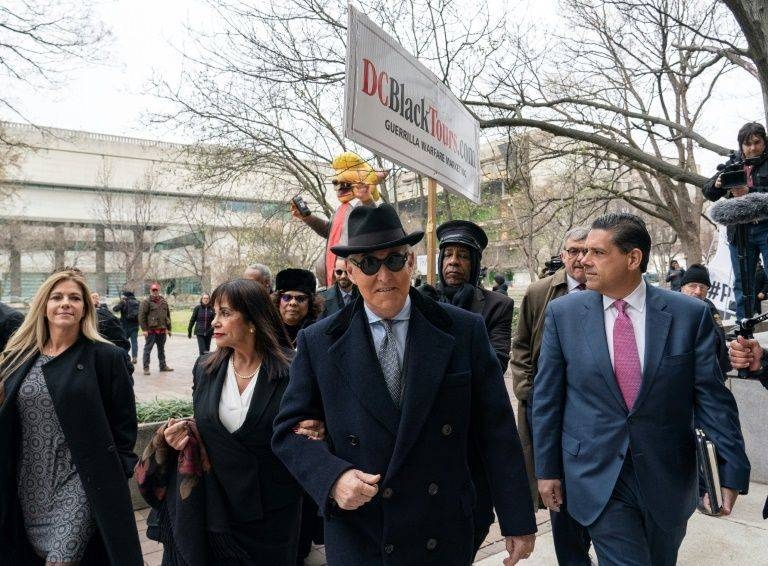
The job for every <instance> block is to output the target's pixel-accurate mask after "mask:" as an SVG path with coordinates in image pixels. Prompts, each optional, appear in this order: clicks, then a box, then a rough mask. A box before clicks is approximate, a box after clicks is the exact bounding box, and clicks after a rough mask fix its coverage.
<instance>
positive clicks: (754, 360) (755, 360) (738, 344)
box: [728, 336, 763, 371]
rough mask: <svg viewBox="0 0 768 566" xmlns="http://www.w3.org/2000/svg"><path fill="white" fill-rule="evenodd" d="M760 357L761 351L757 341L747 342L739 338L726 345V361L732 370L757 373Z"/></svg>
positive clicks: (741, 337)
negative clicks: (746, 370) (728, 361)
mask: <svg viewBox="0 0 768 566" xmlns="http://www.w3.org/2000/svg"><path fill="white" fill-rule="evenodd" d="M762 356H763V349H762V348H761V347H760V343H759V342H758V341H757V340H748V339H746V338H744V337H743V336H739V337H737V338H736V340H732V341H731V342H730V343H729V344H728V359H729V360H730V361H731V366H732V367H733V369H748V370H749V371H757V370H759V369H760V358H762Z"/></svg>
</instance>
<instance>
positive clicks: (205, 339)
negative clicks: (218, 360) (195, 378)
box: [196, 334, 213, 356]
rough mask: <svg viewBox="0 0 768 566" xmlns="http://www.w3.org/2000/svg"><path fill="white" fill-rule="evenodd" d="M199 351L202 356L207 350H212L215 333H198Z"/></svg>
mask: <svg viewBox="0 0 768 566" xmlns="http://www.w3.org/2000/svg"><path fill="white" fill-rule="evenodd" d="M196 336H197V351H198V352H200V355H201V356H202V355H203V354H205V353H206V352H210V351H211V338H213V334H204V335H202V336H201V335H200V334H197V335H196Z"/></svg>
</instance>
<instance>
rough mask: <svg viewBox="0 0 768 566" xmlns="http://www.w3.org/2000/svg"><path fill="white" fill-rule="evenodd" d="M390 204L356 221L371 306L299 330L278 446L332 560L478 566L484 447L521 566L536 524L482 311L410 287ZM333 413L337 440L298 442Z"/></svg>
mask: <svg viewBox="0 0 768 566" xmlns="http://www.w3.org/2000/svg"><path fill="white" fill-rule="evenodd" d="M422 237H423V232H421V231H417V232H413V233H411V234H406V232H405V230H404V229H403V226H402V224H401V222H400V219H399V217H398V216H397V212H396V211H395V209H394V208H392V207H391V206H390V205H388V204H383V205H381V206H380V207H378V208H369V207H357V208H355V209H354V210H353V211H352V212H351V213H350V217H349V238H348V243H347V245H344V246H334V248H333V252H334V253H336V254H337V255H339V256H341V257H347V258H348V263H347V266H348V274H349V278H350V280H351V281H352V282H353V283H355V284H356V285H357V287H358V290H359V292H360V296H361V298H362V300H358V301H356V302H355V303H354V304H353V305H352V306H351V307H350V308H346V309H343V310H342V311H341V312H339V313H337V314H336V315H335V316H332V317H329V318H326V319H323V320H321V321H319V322H317V323H315V324H314V325H313V326H311V327H310V328H308V329H306V330H302V331H301V332H300V333H299V336H298V343H297V352H296V357H295V358H294V360H293V364H292V365H291V378H290V382H289V384H288V387H287V389H286V392H285V395H284V397H283V402H282V405H281V410H280V413H279V415H278V417H277V419H276V421H275V435H274V437H273V440H272V446H273V449H274V451H275V453H276V454H277V455H278V457H279V458H281V459H282V461H283V462H284V463H285V465H286V466H287V467H288V469H289V470H290V472H291V473H292V474H293V475H294V476H295V477H296V478H297V479H298V480H299V482H300V483H301V484H302V485H303V487H304V488H305V489H306V490H307V491H308V492H309V493H310V494H311V495H312V496H313V498H314V499H315V501H317V503H318V505H319V506H320V512H321V513H322V515H323V516H324V517H325V548H326V557H327V560H328V563H329V564H383V563H385V562H386V563H387V564H467V565H469V564H470V563H471V561H472V558H473V556H474V544H473V534H474V533H473V521H472V513H473V506H474V499H475V495H474V488H473V482H472V478H471V476H470V472H469V464H468V456H467V452H468V450H467V447H468V446H469V445H470V444H473V445H476V446H477V449H478V450H479V452H480V454H481V457H482V458H483V461H484V462H485V463H486V473H487V475H488V480H489V484H490V487H491V493H492V499H493V503H494V506H495V508H496V512H497V514H498V517H499V523H500V527H501V533H502V534H503V535H504V536H506V544H507V550H508V552H509V553H510V556H511V557H512V563H516V562H517V561H518V560H519V559H522V558H527V557H528V556H529V555H530V553H531V552H532V550H533V545H534V542H535V534H534V533H535V532H536V521H535V516H534V514H533V505H532V502H531V496H530V492H529V490H528V485H527V481H526V476H525V467H524V464H523V457H522V449H521V447H520V441H519V439H518V437H517V430H516V427H515V422H514V415H513V413H512V408H511V405H510V402H509V397H508V395H507V391H506V388H505V386H504V379H503V375H502V371H501V366H500V365H499V362H498V360H497V358H496V355H495V353H494V351H493V348H492V347H491V344H490V341H489V340H488V334H487V331H486V329H485V325H484V323H483V320H482V318H481V317H480V316H478V315H476V314H472V313H469V312H466V311H464V310H462V309H459V308H456V307H453V306H451V305H446V304H440V303H436V302H434V301H432V300H431V299H428V298H426V297H424V296H422V295H421V293H419V292H418V291H416V290H415V289H411V288H410V279H411V275H412V273H413V267H414V255H413V252H412V251H411V249H410V247H411V246H412V245H414V244H416V243H417V242H419V241H420V240H421V238H422ZM308 418H309V419H311V418H313V419H318V418H322V419H324V420H325V423H326V438H327V440H328V442H317V441H313V440H311V439H308V438H306V437H305V436H304V435H301V434H295V433H294V428H295V427H296V425H297V423H299V422H300V421H301V420H303V419H308Z"/></svg>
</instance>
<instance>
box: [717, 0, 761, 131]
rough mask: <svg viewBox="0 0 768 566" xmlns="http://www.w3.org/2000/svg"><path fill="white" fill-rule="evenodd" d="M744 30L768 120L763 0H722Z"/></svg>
mask: <svg viewBox="0 0 768 566" xmlns="http://www.w3.org/2000/svg"><path fill="white" fill-rule="evenodd" d="M723 3H724V4H725V5H726V6H727V7H728V9H729V10H730V11H731V12H733V16H734V17H735V18H736V21H737V22H738V24H739V27H740V28H741V31H743V32H744V38H745V39H746V40H747V46H748V51H749V57H750V59H752V61H753V62H754V64H755V67H756V68H757V76H758V78H759V79H760V86H761V88H762V89H763V112H764V114H765V118H766V122H768V8H766V4H765V0H723Z"/></svg>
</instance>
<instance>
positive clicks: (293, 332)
mask: <svg viewBox="0 0 768 566" xmlns="http://www.w3.org/2000/svg"><path fill="white" fill-rule="evenodd" d="M275 285H276V288H277V291H276V292H275V293H274V294H273V295H272V297H273V300H274V301H275V305H277V308H278V310H279V311H280V318H281V319H282V321H283V328H284V329H285V337H284V338H283V339H284V343H285V344H286V345H288V346H290V347H291V348H292V349H294V350H295V349H296V336H297V335H298V334H299V330H301V329H302V328H306V327H307V326H309V325H310V324H312V323H314V322H315V321H316V320H317V319H318V317H319V316H320V314H321V313H322V312H323V305H324V299H323V297H322V296H320V295H319V294H317V293H315V289H316V285H317V283H316V280H315V276H314V275H313V274H312V272H311V271H308V270H306V269H294V268H288V269H283V270H282V271H280V272H279V273H278V274H277V277H275Z"/></svg>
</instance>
